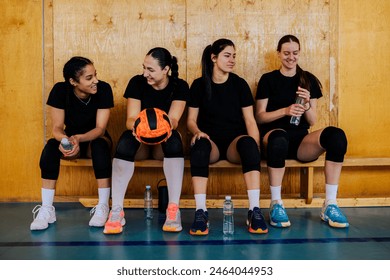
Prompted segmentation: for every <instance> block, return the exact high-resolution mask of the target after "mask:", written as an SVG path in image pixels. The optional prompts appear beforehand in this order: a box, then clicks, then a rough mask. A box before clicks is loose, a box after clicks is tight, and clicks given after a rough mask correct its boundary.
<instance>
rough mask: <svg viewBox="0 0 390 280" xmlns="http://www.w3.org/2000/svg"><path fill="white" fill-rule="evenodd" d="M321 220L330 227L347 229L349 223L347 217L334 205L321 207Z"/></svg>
mask: <svg viewBox="0 0 390 280" xmlns="http://www.w3.org/2000/svg"><path fill="white" fill-rule="evenodd" d="M321 219H322V220H323V221H324V222H327V223H328V224H329V225H330V226H331V227H336V228H347V227H349V223H348V220H347V217H346V216H345V215H344V214H343V212H342V211H341V210H340V208H339V207H338V206H337V204H336V203H333V202H332V203H330V204H327V205H326V204H325V203H324V205H323V206H322V211H321Z"/></svg>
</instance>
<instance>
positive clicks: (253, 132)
mask: <svg viewBox="0 0 390 280" xmlns="http://www.w3.org/2000/svg"><path fill="white" fill-rule="evenodd" d="M235 59H236V50H235V46H234V44H233V42H232V41H231V40H228V39H219V40H217V41H215V42H214V43H213V44H212V45H209V46H207V47H206V48H205V50H204V52H203V56H202V77H200V78H198V79H196V80H195V81H194V82H193V84H192V85H191V89H190V102H189V105H188V106H189V108H188V119H187V127H188V129H189V131H190V132H191V133H192V134H193V137H192V139H191V145H192V147H191V176H192V185H193V187H194V193H195V202H196V212H195V219H194V222H193V224H192V226H191V229H190V234H192V235H206V234H208V232H209V218H208V211H207V207H206V191H207V182H208V176H209V164H210V163H214V162H217V161H218V160H221V159H227V160H228V161H230V162H233V163H238V164H241V165H242V172H243V176H244V180H245V183H246V187H247V192H248V198H249V211H248V219H247V224H248V230H249V232H251V233H266V232H268V229H267V225H266V223H265V221H264V217H263V214H262V213H261V211H260V207H259V199H260V151H259V144H260V142H259V141H260V138H259V130H258V128H257V124H256V121H255V118H254V115H253V105H254V99H253V96H252V93H251V90H250V88H249V85H248V83H247V82H246V81H245V80H244V79H243V78H241V77H239V76H238V75H236V74H234V73H233V69H234V66H235V63H236V60H235Z"/></svg>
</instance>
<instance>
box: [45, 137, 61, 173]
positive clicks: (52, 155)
mask: <svg viewBox="0 0 390 280" xmlns="http://www.w3.org/2000/svg"><path fill="white" fill-rule="evenodd" d="M59 145H60V142H58V141H57V140H56V139H54V138H52V139H49V140H48V141H47V143H46V145H45V147H44V148H43V150H42V153H41V157H40V160H39V167H40V168H41V177H42V178H43V179H50V180H57V179H58V175H59V172H60V160H61V155H62V153H61V151H60V150H59V149H58V147H59Z"/></svg>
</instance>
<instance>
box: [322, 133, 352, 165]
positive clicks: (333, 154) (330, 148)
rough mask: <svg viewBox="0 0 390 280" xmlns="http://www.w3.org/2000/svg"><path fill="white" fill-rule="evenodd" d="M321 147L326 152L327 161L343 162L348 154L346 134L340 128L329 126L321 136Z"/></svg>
mask: <svg viewBox="0 0 390 280" xmlns="http://www.w3.org/2000/svg"><path fill="white" fill-rule="evenodd" d="M320 145H321V146H322V147H323V148H324V149H325V150H326V155H325V159H326V160H329V161H334V162H343V161H344V155H345V154H346V152H347V147H348V140H347V136H346V135H345V132H344V131H343V130H342V129H341V128H338V127H334V126H328V127H326V128H325V129H324V130H323V131H322V132H321V135H320Z"/></svg>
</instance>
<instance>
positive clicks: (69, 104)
mask: <svg viewBox="0 0 390 280" xmlns="http://www.w3.org/2000/svg"><path fill="white" fill-rule="evenodd" d="M90 97H91V100H90V101H89V103H88V104H87V105H86V104H84V103H82V102H81V101H80V100H79V99H78V98H77V97H76V95H75V94H74V92H73V88H72V87H71V86H70V85H68V84H67V83H65V82H59V83H56V84H55V85H54V87H53V89H52V90H51V92H50V94H49V98H48V100H47V103H46V104H47V105H49V106H52V107H54V108H58V109H63V110H65V121H64V122H65V133H66V135H68V136H71V135H75V134H83V133H86V132H88V131H90V130H92V129H94V128H95V127H96V114H97V110H98V109H108V108H112V107H114V97H113V94H112V89H111V86H110V85H109V84H108V83H106V82H104V81H99V82H98V84H97V92H96V93H95V94H91V95H90Z"/></svg>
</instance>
